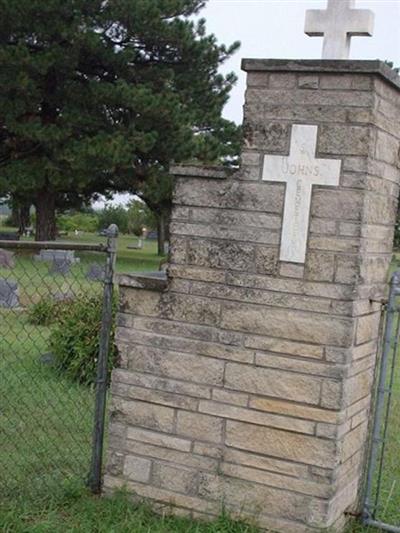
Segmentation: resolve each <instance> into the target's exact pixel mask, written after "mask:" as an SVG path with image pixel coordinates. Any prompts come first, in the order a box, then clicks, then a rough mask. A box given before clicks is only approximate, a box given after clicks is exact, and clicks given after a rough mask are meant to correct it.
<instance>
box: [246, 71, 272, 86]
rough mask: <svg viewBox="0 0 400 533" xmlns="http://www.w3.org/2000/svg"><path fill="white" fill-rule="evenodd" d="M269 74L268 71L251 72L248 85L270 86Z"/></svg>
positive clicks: (248, 75)
mask: <svg viewBox="0 0 400 533" xmlns="http://www.w3.org/2000/svg"><path fill="white" fill-rule="evenodd" d="M268 84H269V74H268V73H266V72H249V73H248V74H247V86H248V87H268Z"/></svg>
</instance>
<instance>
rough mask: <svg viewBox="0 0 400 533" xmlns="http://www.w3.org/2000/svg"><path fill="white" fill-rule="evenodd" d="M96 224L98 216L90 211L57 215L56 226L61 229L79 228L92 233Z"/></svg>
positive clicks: (97, 223)
mask: <svg viewBox="0 0 400 533" xmlns="http://www.w3.org/2000/svg"><path fill="white" fill-rule="evenodd" d="M98 225H99V220H98V217H97V215H95V214H92V213H73V214H64V215H60V216H58V217H57V228H58V229H59V230H61V231H75V230H79V231H85V232H87V233H94V232H95V231H96V230H97V227H98Z"/></svg>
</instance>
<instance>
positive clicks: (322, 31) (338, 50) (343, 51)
mask: <svg viewBox="0 0 400 533" xmlns="http://www.w3.org/2000/svg"><path fill="white" fill-rule="evenodd" d="M354 7H355V0H328V8H327V10H325V11H324V10H322V9H309V10H308V11H307V13H306V24H305V29H304V31H305V33H306V34H307V35H310V36H311V37H321V36H323V37H324V44H323V48H322V59H348V58H349V54H350V42H351V37H355V36H369V37H370V36H371V35H372V34H373V30H374V13H373V12H372V11H371V10H369V9H354Z"/></svg>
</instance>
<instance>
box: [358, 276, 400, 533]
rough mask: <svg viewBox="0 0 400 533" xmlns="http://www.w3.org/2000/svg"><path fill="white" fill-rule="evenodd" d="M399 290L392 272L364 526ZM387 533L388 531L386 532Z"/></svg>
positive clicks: (370, 518)
mask: <svg viewBox="0 0 400 533" xmlns="http://www.w3.org/2000/svg"><path fill="white" fill-rule="evenodd" d="M399 289H400V272H399V271H397V272H394V274H393V275H392V278H391V281H390V294H389V301H388V305H387V313H386V326H385V334H384V344H383V350H382V359H381V364H380V371H379V382H378V390H377V396H376V405H375V415H374V424H373V430H372V442H371V452H370V459H369V469H368V475H367V483H366V490H365V498H364V509H363V521H364V523H365V524H371V525H372V524H373V523H374V522H375V521H374V509H372V508H371V499H372V491H373V484H374V474H375V471H376V466H377V462H378V449H379V445H380V443H381V429H382V417H383V410H384V404H385V393H386V392H387V391H386V379H387V372H388V364H389V357H390V350H391V349H392V336H393V326H394V316H395V313H396V311H397V307H396V297H398V296H399ZM388 531H389V530H388ZM391 531H400V529H399V528H395V529H391Z"/></svg>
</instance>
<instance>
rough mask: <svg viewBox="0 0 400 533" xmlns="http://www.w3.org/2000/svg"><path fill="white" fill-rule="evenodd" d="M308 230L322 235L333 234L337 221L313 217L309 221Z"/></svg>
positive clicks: (335, 230)
mask: <svg viewBox="0 0 400 533" xmlns="http://www.w3.org/2000/svg"><path fill="white" fill-rule="evenodd" d="M310 232H311V233H317V234H323V235H335V234H336V232H337V222H336V220H327V219H325V218H316V217H314V218H312V219H311V221H310Z"/></svg>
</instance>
